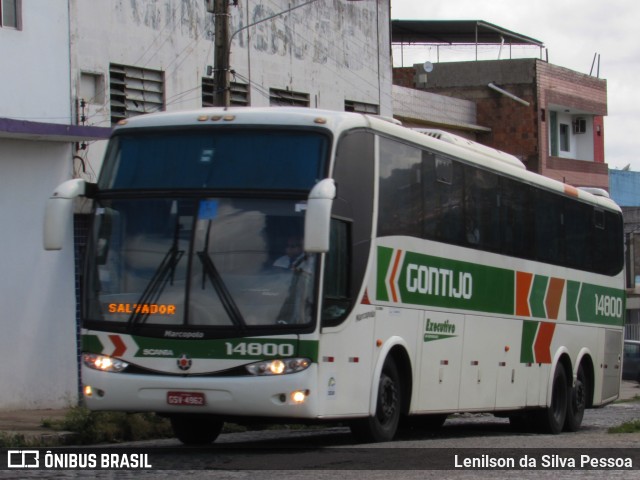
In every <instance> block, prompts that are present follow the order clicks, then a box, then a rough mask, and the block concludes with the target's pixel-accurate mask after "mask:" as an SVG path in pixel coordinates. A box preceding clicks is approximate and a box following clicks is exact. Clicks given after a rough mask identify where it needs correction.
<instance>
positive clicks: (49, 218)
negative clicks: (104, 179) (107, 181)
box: [42, 178, 87, 250]
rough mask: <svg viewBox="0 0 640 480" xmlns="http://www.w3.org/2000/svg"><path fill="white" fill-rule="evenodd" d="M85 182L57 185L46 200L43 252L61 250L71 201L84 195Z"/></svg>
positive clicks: (76, 180)
mask: <svg viewBox="0 0 640 480" xmlns="http://www.w3.org/2000/svg"><path fill="white" fill-rule="evenodd" d="M86 190H87V182H85V181H84V180H82V179H79V178H76V179H73V180H67V181H66V182H64V183H61V184H60V185H58V188H56V189H55V191H54V192H53V195H51V197H50V198H49V200H47V205H46V207H45V212H44V229H43V232H42V244H43V246H44V249H45V250H61V249H62V244H63V241H64V236H65V233H66V228H67V227H68V226H69V221H68V220H69V217H70V215H71V210H72V208H73V199H74V198H76V197H79V196H82V195H84V194H85V192H86Z"/></svg>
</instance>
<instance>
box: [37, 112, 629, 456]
mask: <svg viewBox="0 0 640 480" xmlns="http://www.w3.org/2000/svg"><path fill="white" fill-rule="evenodd" d="M78 196H84V197H87V198H89V199H90V200H91V202H92V204H93V207H92V208H93V210H92V212H93V213H92V216H93V221H92V227H91V233H90V238H89V241H88V247H87V255H86V258H85V262H84V263H85V267H84V274H83V288H82V305H81V321H82V383H83V392H84V400H85V402H86V405H87V406H88V407H89V408H90V409H92V410H120V411H132V412H134V411H136V412H140V411H146V412H157V413H158V414H161V415H166V416H168V417H169V418H170V419H171V422H172V425H173V428H174V431H175V434H176V436H177V437H178V438H179V439H180V440H181V441H182V442H184V443H187V444H196V443H208V442H211V441H213V440H215V438H216V437H217V436H218V434H219V433H220V430H221V428H222V426H223V422H225V421H236V422H237V421H254V420H256V419H259V420H260V421H261V422H264V421H276V422H292V421H293V422H300V423H302V422H316V421H334V422H335V421H340V422H345V423H348V424H349V425H351V427H352V431H353V432H354V434H355V435H356V436H357V438H359V439H361V440H364V441H387V440H390V439H392V438H393V437H394V436H395V434H396V431H397V429H398V426H399V423H400V421H401V420H403V421H406V422H408V423H409V424H412V425H414V426H425V427H433V426H439V425H442V423H443V422H444V421H445V419H446V417H447V415H449V414H451V413H454V412H493V413H494V414H496V415H499V416H505V417H507V416H508V417H509V418H510V420H511V421H512V422H513V423H514V424H516V425H519V426H526V425H536V426H541V427H542V428H543V429H544V430H546V431H549V432H553V433H558V432H561V431H563V430H565V431H573V430H576V429H578V428H579V427H580V424H581V422H582V417H583V414H584V411H585V408H591V407H599V406H603V405H605V404H607V403H609V402H612V401H613V400H615V399H616V398H617V396H618V393H619V387H620V376H621V371H620V355H621V350H622V344H623V333H622V325H623V313H624V309H625V298H624V284H623V227H622V215H621V212H620V209H619V208H618V207H617V206H616V205H615V204H614V203H613V202H612V201H611V200H609V199H608V198H606V196H603V195H594V194H593V193H590V192H588V191H586V190H581V189H577V188H574V187H571V186H568V185H565V184H562V183H559V182H556V181H553V180H550V179H548V178H544V177H542V176H539V175H536V174H534V173H531V172H529V171H527V170H526V169H525V168H524V167H523V165H522V163H521V162H519V161H518V160H517V159H515V157H512V156H510V155H507V154H504V153H502V152H499V151H496V150H493V149H489V148H487V147H482V146H481V145H478V144H475V143H474V142H470V141H467V140H464V139H462V138H460V137H456V136H452V135H450V134H446V133H444V132H439V133H438V132H418V131H412V130H410V129H407V128H404V127H402V126H399V125H397V124H394V123H393V122H390V121H386V120H383V119H380V118H376V117H372V116H367V115H360V114H354V113H343V112H329V111H318V110H310V109H279V108H267V109H253V108H243V109H229V110H218V109H209V110H199V111H189V112H179V113H160V114H153V115H145V116H140V117H135V118H131V119H128V120H125V121H122V122H121V123H120V125H118V126H117V127H116V128H115V129H114V132H113V135H112V138H111V140H110V144H109V147H108V149H107V153H106V156H105V160H104V164H103V168H102V172H101V175H100V178H99V180H98V182H97V184H89V183H86V182H84V181H82V180H78V179H76V180H70V181H68V182H65V183H64V184H62V185H61V186H60V187H59V188H58V189H57V191H56V192H55V193H54V195H53V196H52V198H51V199H50V200H49V202H48V204H47V215H46V218H45V233H44V237H45V238H44V242H45V248H47V249H58V248H61V244H62V241H63V238H64V237H65V234H66V232H65V231H64V226H65V225H68V224H69V222H68V215H69V214H70V213H69V212H70V211H71V208H70V206H71V205H72V203H73V199H74V198H75V197H78ZM65 218H66V220H65Z"/></svg>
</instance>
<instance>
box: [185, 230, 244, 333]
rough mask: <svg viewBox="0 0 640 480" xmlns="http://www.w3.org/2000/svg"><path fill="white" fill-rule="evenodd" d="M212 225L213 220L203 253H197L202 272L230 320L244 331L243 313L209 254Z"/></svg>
mask: <svg viewBox="0 0 640 480" xmlns="http://www.w3.org/2000/svg"><path fill="white" fill-rule="evenodd" d="M211 224H212V222H211V220H209V225H208V227H207V234H206V236H205V241H204V248H203V250H202V251H201V252H197V255H198V258H199V259H200V261H201V262H202V270H203V272H202V273H203V276H204V275H206V277H207V278H208V279H209V280H210V281H211V285H213V288H214V289H215V291H216V293H217V294H218V297H219V298H220V302H221V303H222V307H223V308H224V310H225V312H227V315H229V318H230V319H231V321H232V322H233V324H234V325H235V326H236V327H239V328H240V329H242V330H244V328H245V327H246V323H245V321H244V319H243V318H242V313H240V309H239V308H238V305H237V304H236V302H235V300H234V299H233V295H231V292H230V291H229V289H228V288H227V286H226V285H225V283H224V280H223V279H222V276H221V275H220V272H218V269H217V268H216V266H215V264H214V263H213V260H211V256H210V255H209V252H208V250H209V239H210V233H211ZM202 281H203V288H204V278H203V280H202Z"/></svg>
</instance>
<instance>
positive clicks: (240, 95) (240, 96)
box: [202, 77, 249, 107]
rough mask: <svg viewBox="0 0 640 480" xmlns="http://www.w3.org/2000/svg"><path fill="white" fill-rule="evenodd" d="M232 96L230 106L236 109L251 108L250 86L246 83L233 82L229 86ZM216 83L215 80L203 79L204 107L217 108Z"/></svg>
mask: <svg viewBox="0 0 640 480" xmlns="http://www.w3.org/2000/svg"><path fill="white" fill-rule="evenodd" d="M229 88H230V92H231V93H230V96H229V105H233V106H236V107H247V106H249V85H248V84H246V83H239V82H231V83H230V84H229ZM215 93H216V92H215V82H214V80H213V78H210V77H202V106H203V107H216V106H219V105H215Z"/></svg>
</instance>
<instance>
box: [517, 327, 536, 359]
mask: <svg viewBox="0 0 640 480" xmlns="http://www.w3.org/2000/svg"><path fill="white" fill-rule="evenodd" d="M539 324H540V323H539V322H535V321H532V320H525V321H523V322H522V343H521V345H520V363H534V361H535V359H534V355H533V342H534V341H535V339H536V333H537V332H538V325H539Z"/></svg>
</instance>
